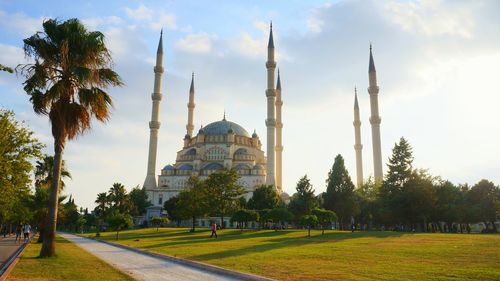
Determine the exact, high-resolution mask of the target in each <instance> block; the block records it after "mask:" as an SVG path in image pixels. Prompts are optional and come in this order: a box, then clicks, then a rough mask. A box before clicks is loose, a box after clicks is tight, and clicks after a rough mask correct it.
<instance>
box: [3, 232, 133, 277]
mask: <svg viewBox="0 0 500 281" xmlns="http://www.w3.org/2000/svg"><path fill="white" fill-rule="evenodd" d="M41 247H42V244H34V243H33V244H31V245H29V246H28V248H27V249H26V251H24V253H23V255H22V257H21V259H20V260H19V262H18V263H17V265H16V266H15V267H14V270H13V271H12V273H11V274H10V276H9V278H8V280H12V281H19V280H30V281H42V280H51V281H57V280H61V281H62V280H82V281H84V280H88V281H93V280H106V281H108V280H134V279H132V278H131V277H129V276H128V275H125V274H123V273H121V272H120V271H118V270H117V269H115V268H113V267H111V266H110V265H108V264H107V263H105V262H104V261H102V260H100V259H99V258H97V257H95V256H93V255H91V254H89V253H87V252H86V251H85V250H83V249H81V248H79V247H78V246H76V245H74V244H72V243H71V242H69V241H67V240H65V239H63V238H61V237H58V238H57V246H56V251H57V257H54V258H38V254H39V253H40V248H41Z"/></svg>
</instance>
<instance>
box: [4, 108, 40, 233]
mask: <svg viewBox="0 0 500 281" xmlns="http://www.w3.org/2000/svg"><path fill="white" fill-rule="evenodd" d="M0 132H1V133H0V227H1V226H2V225H4V224H6V223H7V222H10V223H14V222H19V220H26V219H28V217H26V218H22V217H20V215H21V212H18V213H17V214H16V210H18V208H19V207H21V206H24V204H25V203H26V204H27V202H29V201H30V196H31V192H30V186H31V184H32V181H31V175H32V174H31V173H32V170H33V165H32V164H31V163H32V160H34V159H39V158H40V157H41V149H42V148H43V145H42V144H41V143H40V142H39V141H38V140H37V139H36V138H35V137H34V133H33V132H32V131H31V130H29V128H28V127H26V126H25V124H23V123H20V122H18V121H16V120H15V117H14V113H13V112H12V111H7V110H4V109H0ZM23 202H24V203H23ZM23 208H24V207H23Z"/></svg>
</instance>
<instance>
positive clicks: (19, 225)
mask: <svg viewBox="0 0 500 281" xmlns="http://www.w3.org/2000/svg"><path fill="white" fill-rule="evenodd" d="M22 228H23V226H22V225H21V224H20V223H19V224H17V226H16V242H19V243H21V231H22Z"/></svg>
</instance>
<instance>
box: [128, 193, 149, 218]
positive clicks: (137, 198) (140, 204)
mask: <svg viewBox="0 0 500 281" xmlns="http://www.w3.org/2000/svg"><path fill="white" fill-rule="evenodd" d="M129 198H130V203H131V214H132V216H141V215H144V214H145V213H146V210H147V208H148V207H149V206H151V202H149V200H148V194H147V193H146V189H145V188H144V187H143V188H140V187H139V186H136V187H134V188H133V189H132V190H131V191H130V193H129Z"/></svg>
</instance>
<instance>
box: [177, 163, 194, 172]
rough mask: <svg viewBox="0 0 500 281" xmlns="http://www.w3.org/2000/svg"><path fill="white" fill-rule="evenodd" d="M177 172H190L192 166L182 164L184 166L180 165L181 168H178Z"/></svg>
mask: <svg viewBox="0 0 500 281" xmlns="http://www.w3.org/2000/svg"><path fill="white" fill-rule="evenodd" d="M179 170H182V171H191V170H193V165H190V164H184V165H182V166H180V167H179Z"/></svg>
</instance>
